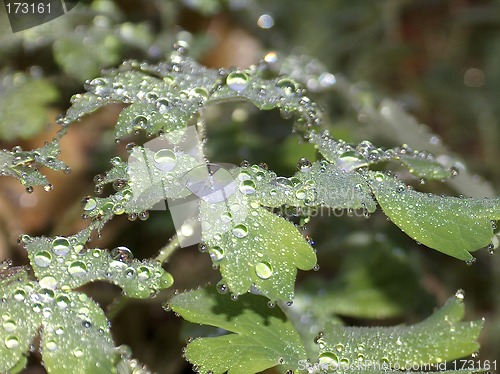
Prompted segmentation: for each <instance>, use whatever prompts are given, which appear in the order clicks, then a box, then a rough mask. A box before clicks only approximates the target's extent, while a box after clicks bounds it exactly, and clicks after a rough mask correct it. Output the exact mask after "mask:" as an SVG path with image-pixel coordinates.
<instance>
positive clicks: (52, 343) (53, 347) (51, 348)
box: [45, 340, 58, 352]
mask: <svg viewBox="0 0 500 374" xmlns="http://www.w3.org/2000/svg"><path fill="white" fill-rule="evenodd" d="M45 347H46V348H47V350H49V351H50V352H55V351H57V348H58V346H57V343H56V342H55V341H53V340H49V341H48V342H47V343H46V344H45Z"/></svg>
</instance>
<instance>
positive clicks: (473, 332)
mask: <svg viewBox="0 0 500 374" xmlns="http://www.w3.org/2000/svg"><path fill="white" fill-rule="evenodd" d="M462 299H463V295H462V294H460V293H457V297H454V298H451V299H450V300H448V302H447V303H446V304H445V305H444V306H443V307H442V308H441V309H439V310H438V311H436V312H435V313H434V314H433V315H432V316H430V317H428V318H427V319H426V320H424V321H422V322H420V323H417V324H415V325H412V326H395V327H344V326H339V325H330V326H327V328H326V329H325V331H324V333H323V336H322V337H321V338H320V339H319V341H318V344H319V347H320V354H319V363H320V364H322V363H323V364H325V365H327V367H328V368H330V369H333V368H335V367H337V368H338V367H339V365H340V367H342V365H353V366H354V367H356V365H358V366H362V365H363V363H365V364H366V365H367V366H368V367H367V368H368V369H371V370H373V372H383V368H384V367H385V368H386V369H388V370H390V369H396V370H397V369H401V368H405V367H408V366H409V367H410V368H411V367H412V365H413V366H414V367H418V366H420V367H422V366H423V365H425V364H427V365H428V364H439V363H442V362H446V361H451V360H454V359H458V358H461V357H465V356H468V355H470V354H472V353H473V352H475V351H477V350H478V349H479V343H478V342H477V338H478V336H479V333H480V331H481V328H482V325H483V323H482V322H481V321H473V322H460V321H461V320H462V318H463V315H464V305H463V303H462ZM375 365H378V366H375ZM384 365H385V366H384ZM381 366H382V370H380V367H381ZM347 372H350V371H347Z"/></svg>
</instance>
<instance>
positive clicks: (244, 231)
mask: <svg viewBox="0 0 500 374" xmlns="http://www.w3.org/2000/svg"><path fill="white" fill-rule="evenodd" d="M233 235H234V236H236V237H237V238H239V239H241V238H244V237H245V236H247V235H248V227H246V226H245V225H244V224H242V223H240V224H238V225H236V226H234V228H233Z"/></svg>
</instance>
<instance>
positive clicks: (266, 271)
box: [255, 261, 273, 279]
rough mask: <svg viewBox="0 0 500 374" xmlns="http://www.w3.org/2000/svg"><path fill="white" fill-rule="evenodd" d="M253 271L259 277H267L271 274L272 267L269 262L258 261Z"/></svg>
mask: <svg viewBox="0 0 500 374" xmlns="http://www.w3.org/2000/svg"><path fill="white" fill-rule="evenodd" d="M255 273H256V274H257V276H258V277H259V278H260V279H269V278H271V276H272V275H273V267H272V266H271V264H270V263H269V262H265V261H262V262H259V263H258V264H256V265H255Z"/></svg>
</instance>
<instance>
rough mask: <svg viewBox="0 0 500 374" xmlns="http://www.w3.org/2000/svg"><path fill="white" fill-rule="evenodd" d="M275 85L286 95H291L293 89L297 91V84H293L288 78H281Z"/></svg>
mask: <svg viewBox="0 0 500 374" xmlns="http://www.w3.org/2000/svg"><path fill="white" fill-rule="evenodd" d="M276 86H277V87H279V88H281V89H282V90H283V91H284V92H285V94H286V95H291V94H293V93H294V92H295V91H297V86H296V85H295V82H294V81H293V80H291V79H289V78H283V79H280V80H279V81H278V83H276Z"/></svg>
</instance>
